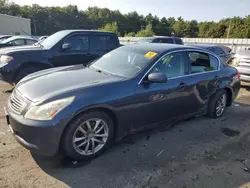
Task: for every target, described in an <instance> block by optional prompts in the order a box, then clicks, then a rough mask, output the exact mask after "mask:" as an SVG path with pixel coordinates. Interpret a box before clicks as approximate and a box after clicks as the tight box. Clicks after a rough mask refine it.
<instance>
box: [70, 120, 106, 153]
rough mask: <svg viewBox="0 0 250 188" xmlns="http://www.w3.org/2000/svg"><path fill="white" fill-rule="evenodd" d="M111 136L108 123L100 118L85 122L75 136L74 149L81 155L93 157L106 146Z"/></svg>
mask: <svg viewBox="0 0 250 188" xmlns="http://www.w3.org/2000/svg"><path fill="white" fill-rule="evenodd" d="M108 136H109V128H108V125H107V123H106V122H105V121H104V120H102V119H100V118H93V119H89V120H87V121H84V122H83V123H82V124H81V125H80V126H79V127H78V128H77V129H76V130H75V133H74V135H73V140H72V143H73V147H74V149H75V151H76V152H77V153H79V154H80V155H85V156H88V155H93V154H95V153H97V152H98V151H100V150H101V149H102V148H103V147H104V145H105V144H106V142H107V140H108Z"/></svg>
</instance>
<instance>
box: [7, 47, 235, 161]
mask: <svg viewBox="0 0 250 188" xmlns="http://www.w3.org/2000/svg"><path fill="white" fill-rule="evenodd" d="M239 89H240V79H239V74H238V72H237V70H236V69H235V68H233V67H231V66H229V65H227V64H226V63H225V62H223V61H222V60H221V59H220V58H218V56H216V55H215V54H214V53H212V52H210V51H207V50H202V49H198V48H195V47H189V46H181V45H168V44H135V45H128V46H123V47H120V48H118V49H116V50H113V51H111V52H110V53H108V54H106V55H104V56H103V57H101V58H100V59H98V60H96V61H94V62H93V63H91V64H90V65H88V66H87V67H84V66H82V65H78V66H70V67H59V68H52V69H48V70H44V71H39V72H37V73H33V74H31V75H29V76H26V77H25V78H23V79H22V80H21V81H20V82H19V83H18V84H17V86H16V87H15V89H14V91H13V93H12V95H11V96H10V98H9V100H8V103H7V107H6V117H7V122H8V125H9V127H10V130H11V132H12V133H13V135H14V136H15V138H16V139H17V141H18V142H19V143H20V144H21V145H23V146H24V147H26V148H28V149H30V150H31V151H33V152H36V153H38V154H41V155H54V154H56V153H57V152H62V153H64V154H65V155H67V156H69V157H71V158H72V159H76V160H85V159H91V158H93V157H95V156H97V155H99V154H100V153H102V152H103V151H104V150H105V149H106V148H107V147H108V146H109V144H110V143H111V142H112V141H113V140H116V141H117V140H120V139H121V138H123V137H124V136H126V135H128V134H131V133H134V132H137V131H141V130H144V129H148V128H152V127H154V126H156V125H161V124H165V125H168V124H172V123H174V122H177V121H179V120H182V119H186V118H190V117H193V116H197V115H207V116H209V117H211V118H218V117H220V116H222V115H223V113H224V111H225V108H226V107H227V106H230V105H231V104H232V102H233V100H234V99H235V98H236V96H237V94H238V92H239Z"/></svg>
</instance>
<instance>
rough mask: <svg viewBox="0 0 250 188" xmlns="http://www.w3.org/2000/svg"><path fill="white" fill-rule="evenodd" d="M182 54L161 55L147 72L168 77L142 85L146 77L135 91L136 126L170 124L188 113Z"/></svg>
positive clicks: (186, 84)
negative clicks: (161, 81)
mask: <svg viewBox="0 0 250 188" xmlns="http://www.w3.org/2000/svg"><path fill="white" fill-rule="evenodd" d="M185 53H186V52H184V51H180V52H174V53H170V54H167V55H165V56H163V57H162V58H161V59H160V60H159V61H158V62H157V63H156V64H155V65H154V66H153V67H152V68H151V70H150V71H149V73H148V74H150V73H152V72H162V73H164V74H165V75H166V76H167V77H168V81H167V82H166V83H147V82H146V83H144V81H146V79H147V76H148V74H146V75H145V77H144V78H143V80H144V81H142V82H141V83H139V85H138V86H137V88H136V93H137V95H138V98H139V99H138V101H137V103H136V104H135V109H136V111H137V112H138V114H135V115H136V117H137V118H138V122H139V123H138V125H137V128H138V127H142V126H146V125H150V124H153V123H159V122H165V121H168V120H169V121H171V120H173V119H176V118H179V117H181V116H183V115H186V114H189V113H191V112H192V110H191V109H190V106H191V105H192V104H191V103H190V100H189V96H190V87H189V83H188V80H187V78H186V76H187V66H186V65H187V60H186V56H185Z"/></svg>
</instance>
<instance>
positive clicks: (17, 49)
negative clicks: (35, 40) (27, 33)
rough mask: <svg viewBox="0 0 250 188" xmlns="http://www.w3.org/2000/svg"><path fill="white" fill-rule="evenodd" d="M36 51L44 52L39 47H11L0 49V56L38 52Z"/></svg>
mask: <svg viewBox="0 0 250 188" xmlns="http://www.w3.org/2000/svg"><path fill="white" fill-rule="evenodd" d="M0 47H1V44H0ZM38 50H44V49H43V48H41V47H40V46H33V45H31V46H11V47H6V48H3V49H0V55H5V54H9V53H13V52H20V51H38Z"/></svg>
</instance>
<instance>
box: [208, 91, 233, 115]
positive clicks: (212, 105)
mask: <svg viewBox="0 0 250 188" xmlns="http://www.w3.org/2000/svg"><path fill="white" fill-rule="evenodd" d="M227 98H228V96H227V92H226V91H225V90H220V91H218V92H217V93H216V94H215V95H214V96H213V97H212V98H211V100H210V102H209V105H208V111H207V116H209V117H211V118H219V117H221V116H222V115H223V113H224V111H225V108H226V105H227Z"/></svg>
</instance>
